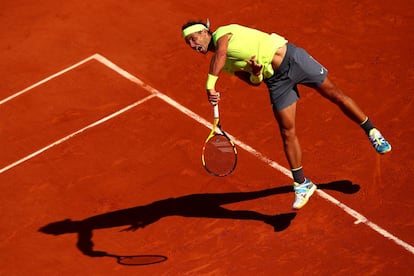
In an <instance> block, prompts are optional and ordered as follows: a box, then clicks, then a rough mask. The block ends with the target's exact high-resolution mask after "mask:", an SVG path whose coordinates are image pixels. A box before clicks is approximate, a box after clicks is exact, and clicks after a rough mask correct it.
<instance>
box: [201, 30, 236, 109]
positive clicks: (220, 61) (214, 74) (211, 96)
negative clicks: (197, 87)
mask: <svg viewBox="0 0 414 276" xmlns="http://www.w3.org/2000/svg"><path fill="white" fill-rule="evenodd" d="M230 36H231V35H230V34H226V35H223V36H222V37H220V38H219V39H218V41H217V46H216V50H215V52H214V55H213V57H212V58H211V62H210V71H209V74H208V80H207V85H206V89H207V97H208V100H209V101H210V102H211V103H213V104H214V103H217V102H218V101H219V100H220V98H219V95H218V93H217V91H216V88H215V83H216V80H217V78H218V75H219V74H220V72H221V70H222V69H223V67H224V65H225V63H226V58H227V47H228V46H229V39H230Z"/></svg>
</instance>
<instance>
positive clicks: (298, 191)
mask: <svg viewBox="0 0 414 276" xmlns="http://www.w3.org/2000/svg"><path fill="white" fill-rule="evenodd" d="M316 188H317V187H316V185H315V184H313V183H312V181H310V180H309V179H305V182H303V183H302V184H299V183H297V182H294V183H293V190H294V192H295V201H294V202H293V209H300V208H302V207H303V206H305V204H306V203H308V200H309V198H310V197H311V196H312V195H313V193H314V192H315V191H316Z"/></svg>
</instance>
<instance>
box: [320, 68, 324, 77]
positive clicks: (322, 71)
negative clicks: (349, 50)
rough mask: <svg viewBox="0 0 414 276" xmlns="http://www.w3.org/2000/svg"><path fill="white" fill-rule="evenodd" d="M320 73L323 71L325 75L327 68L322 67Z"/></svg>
mask: <svg viewBox="0 0 414 276" xmlns="http://www.w3.org/2000/svg"><path fill="white" fill-rule="evenodd" d="M319 73H321V75H323V73H325V68H323V67H322V68H321V71H319Z"/></svg>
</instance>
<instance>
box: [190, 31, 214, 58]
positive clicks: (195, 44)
mask: <svg viewBox="0 0 414 276" xmlns="http://www.w3.org/2000/svg"><path fill="white" fill-rule="evenodd" d="M185 42H186V43H187V44H188V45H190V47H191V48H193V49H194V50H196V51H197V52H199V53H203V54H205V53H207V52H208V45H209V43H210V36H209V35H208V32H207V31H206V30H203V31H200V32H195V33H192V34H189V35H188V36H186V38H185Z"/></svg>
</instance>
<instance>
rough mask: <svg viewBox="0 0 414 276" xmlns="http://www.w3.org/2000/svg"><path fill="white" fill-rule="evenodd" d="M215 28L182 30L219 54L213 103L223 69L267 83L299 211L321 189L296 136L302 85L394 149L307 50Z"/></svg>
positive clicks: (192, 42)
mask: <svg viewBox="0 0 414 276" xmlns="http://www.w3.org/2000/svg"><path fill="white" fill-rule="evenodd" d="M209 25H210V23H209V21H208V20H207V23H203V22H195V21H191V22H188V23H186V24H184V25H183V26H182V34H183V36H184V39H185V42H186V43H187V44H188V45H189V46H190V47H191V48H192V49H194V50H196V51H198V52H199V53H202V54H207V53H208V52H213V56H212V58H211V62H210V71H209V73H208V76H207V83H206V90H207V96H208V100H209V101H210V102H211V103H212V104H213V105H214V104H215V103H216V102H218V101H219V100H220V96H219V93H217V92H216V89H215V84H216V81H217V79H218V76H219V74H220V72H221V71H224V72H227V73H230V74H233V75H235V76H237V77H239V78H240V79H242V80H244V81H248V82H249V83H251V84H260V83H261V82H264V83H265V84H266V85H267V88H268V92H269V96H270V102H271V105H272V109H273V113H274V116H275V118H276V120H277V122H278V125H279V129H280V134H281V137H282V139H283V144H284V151H285V154H286V157H287V160H288V162H289V166H290V169H291V172H292V176H293V180H294V183H293V189H294V192H295V199H294V202H293V209H300V208H302V207H303V206H304V205H305V204H306V203H307V202H308V200H309V198H310V197H311V196H312V194H313V193H314V192H315V190H316V185H315V184H313V183H312V181H311V180H310V179H309V178H306V177H305V174H304V170H303V168H302V151H301V147H300V144H299V140H298V137H297V135H296V123H295V120H296V102H297V100H298V99H299V93H298V87H297V85H298V84H302V85H306V86H308V87H312V88H314V89H315V90H316V91H317V92H319V94H320V95H322V96H323V97H325V98H327V99H329V100H330V101H331V102H332V103H334V104H336V105H337V106H338V107H339V108H340V109H341V110H342V112H343V113H344V114H345V115H346V116H347V117H348V118H349V119H351V120H352V121H354V122H355V123H357V124H359V125H360V126H361V128H362V129H363V130H364V131H365V133H366V134H367V136H368V138H369V140H370V142H371V144H372V145H373V146H374V148H375V150H376V151H377V152H378V153H380V154H384V153H386V152H389V151H391V145H390V144H389V143H388V142H387V140H385V139H384V137H383V136H382V135H381V133H380V132H379V131H378V129H376V128H375V127H374V125H373V123H372V122H371V120H370V119H369V118H368V117H367V115H365V113H364V112H363V111H362V110H361V109H360V108H359V107H358V105H357V104H356V103H355V102H354V101H353V100H352V99H351V98H350V97H349V96H347V95H345V94H344V93H343V92H342V91H341V90H340V89H339V88H338V87H337V86H335V84H334V83H333V82H332V81H331V80H330V79H329V78H328V70H327V69H326V68H325V67H324V66H322V65H321V64H320V63H319V62H318V61H316V60H315V59H314V58H312V57H311V56H310V55H309V54H308V53H307V52H306V51H305V50H304V49H302V48H300V47H297V46H295V45H294V44H292V43H290V42H288V41H287V40H286V39H285V38H284V37H282V36H280V35H278V34H275V33H272V34H268V33H265V32H262V31H259V30H256V29H252V28H248V27H244V26H241V25H237V24H231V25H226V26H221V27H219V28H217V29H216V31H214V32H212V31H211V30H210V28H209V27H210V26H209Z"/></svg>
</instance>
